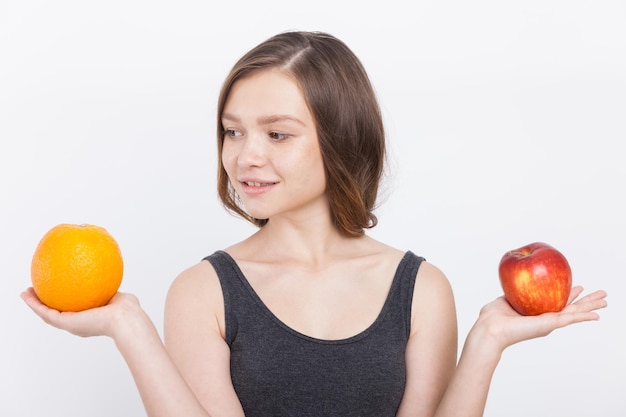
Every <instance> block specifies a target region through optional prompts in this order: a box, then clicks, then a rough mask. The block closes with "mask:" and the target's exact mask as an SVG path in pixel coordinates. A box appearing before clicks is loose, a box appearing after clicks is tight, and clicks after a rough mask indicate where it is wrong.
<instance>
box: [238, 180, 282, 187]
mask: <svg viewBox="0 0 626 417" xmlns="http://www.w3.org/2000/svg"><path fill="white" fill-rule="evenodd" d="M243 183H244V184H245V185H247V186H248V187H267V186H268V185H274V184H276V183H275V182H253V181H243Z"/></svg>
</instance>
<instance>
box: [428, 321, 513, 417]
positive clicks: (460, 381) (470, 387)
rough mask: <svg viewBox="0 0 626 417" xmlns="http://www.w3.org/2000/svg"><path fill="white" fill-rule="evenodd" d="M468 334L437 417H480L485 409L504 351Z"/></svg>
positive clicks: (436, 414) (477, 336) (476, 336)
mask: <svg viewBox="0 0 626 417" xmlns="http://www.w3.org/2000/svg"><path fill="white" fill-rule="evenodd" d="M483 342H484V341H480V335H477V334H472V333H470V335H469V336H468V338H467V340H466V342H465V345H464V347H463V351H462V353H461V357H460V358H459V363H458V365H457V368H456V370H455V372H454V375H453V377H452V379H451V380H450V383H449V384H448V388H447V389H446V392H445V394H444V396H443V398H442V400H441V402H440V404H439V407H438V409H437V412H436V413H435V417H480V416H482V415H483V413H484V410H485V404H486V403H487V395H488V393H489V387H490V385H491V380H492V377H493V374H494V372H495V370H496V367H497V365H498V363H499V361H500V358H501V356H502V351H501V350H500V349H499V348H497V347H495V346H493V345H490V344H488V343H483Z"/></svg>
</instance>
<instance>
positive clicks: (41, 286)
mask: <svg viewBox="0 0 626 417" xmlns="http://www.w3.org/2000/svg"><path fill="white" fill-rule="evenodd" d="M30 271H31V281H32V284H33V289H34V290H35V293H36V294H37V296H38V297H39V299H40V300H41V301H42V302H43V303H44V304H46V305H47V306H48V307H51V308H54V309H56V310H59V311H82V310H86V309H88V308H93V307H100V306H103V305H105V304H106V303H108V302H109V300H110V299H111V298H112V297H113V296H114V295H115V293H117V290H118V289H119V287H120V284H121V283H122V275H123V272H124V262H123V260H122V253H121V252H120V248H119V246H118V244H117V242H116V241H115V239H113V237H112V236H111V235H110V234H109V232H107V231H106V229H104V228H102V227H99V226H94V225H89V224H81V225H76V224H59V225H57V226H55V227H53V228H52V229H50V230H49V231H48V232H47V233H46V234H45V235H44V236H43V238H42V239H41V241H40V242H39V244H38V245H37V249H35V253H34V255H33V260H32V263H31V269H30Z"/></svg>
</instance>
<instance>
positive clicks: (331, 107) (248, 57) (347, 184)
mask: <svg viewBox="0 0 626 417" xmlns="http://www.w3.org/2000/svg"><path fill="white" fill-rule="evenodd" d="M270 68H279V69H280V70H282V71H285V73H286V74H289V75H290V76H292V77H293V78H294V80H295V81H296V82H297V83H298V84H299V86H300V89H301V91H302V93H303V96H304V99H305V101H306V102H307V104H308V107H309V110H310V111H311V113H312V115H313V118H314V120H315V122H316V124H317V126H316V127H317V136H318V140H319V144H320V150H321V154H322V159H323V161H324V168H325V172H326V179H327V185H326V192H327V194H328V200H329V204H330V212H331V217H332V220H333V222H334V224H335V225H336V226H337V228H338V229H339V230H340V231H341V232H342V233H343V234H345V235H348V236H359V235H361V234H363V229H364V228H371V227H374V226H375V225H376V224H377V219H376V216H375V215H374V213H373V210H374V207H375V204H376V197H377V193H378V187H379V183H380V180H381V177H382V173H383V167H384V160H385V133H384V129H383V121H382V115H381V111H380V108H379V106H378V101H377V99H376V95H375V93H374V90H373V88H372V85H371V83H370V81H369V78H368V76H367V73H366V72H365V69H364V68H363V65H362V64H361V62H360V60H359V59H358V58H357V57H356V56H355V55H354V53H353V52H352V51H351V50H350V49H349V48H348V47H347V46H346V45H345V44H344V43H343V42H342V41H340V40H339V39H337V38H335V37H333V36H332V35H329V34H326V33H321V32H286V33H281V34H278V35H275V36H273V37H271V38H269V39H268V40H266V41H265V42H263V43H261V44H259V45H258V46H256V47H255V48H253V49H252V50H250V51H249V52H248V53H247V54H245V55H244V56H243V57H241V58H240V59H239V61H237V63H236V64H235V65H234V67H233V68H232V70H231V72H230V74H229V75H228V77H227V78H226V80H225V81H224V84H223V86H222V90H221V93H220V96H219V101H218V110H217V135H218V141H217V143H218V155H221V154H222V142H223V126H222V121H221V119H222V113H223V111H224V106H225V104H226V100H227V99H228V95H229V93H230V90H231V88H232V86H233V84H234V83H235V82H236V81H237V80H238V79H240V78H242V77H245V76H247V75H250V74H252V73H256V72H259V71H263V70H267V69H270ZM218 160H219V164H218V165H219V166H218V177H217V178H218V194H219V197H220V199H221V200H222V203H223V204H224V206H225V207H226V208H227V209H228V210H229V211H231V212H234V213H237V214H239V215H240V216H242V217H244V218H245V219H247V220H249V221H250V222H252V223H254V224H256V225H257V226H259V227H262V226H264V225H265V224H266V223H267V219H255V218H253V217H251V216H250V215H249V214H248V213H246V212H245V210H244V209H243V208H242V207H241V206H240V204H238V197H237V195H236V193H235V191H234V190H233V188H232V186H231V185H230V181H229V179H228V175H227V174H226V171H225V169H224V167H223V165H222V162H221V158H218Z"/></svg>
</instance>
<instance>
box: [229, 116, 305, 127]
mask: <svg viewBox="0 0 626 417" xmlns="http://www.w3.org/2000/svg"><path fill="white" fill-rule="evenodd" d="M222 119H225V120H230V121H233V122H240V121H241V119H240V118H239V117H237V116H235V115H234V114H230V113H222ZM285 121H287V122H295V123H298V124H300V125H302V126H305V124H304V122H303V121H302V120H300V119H298V118H297V117H295V116H291V115H289V114H271V115H268V116H261V117H259V118H257V123H259V124H260V125H269V124H272V123H278V122H285Z"/></svg>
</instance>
